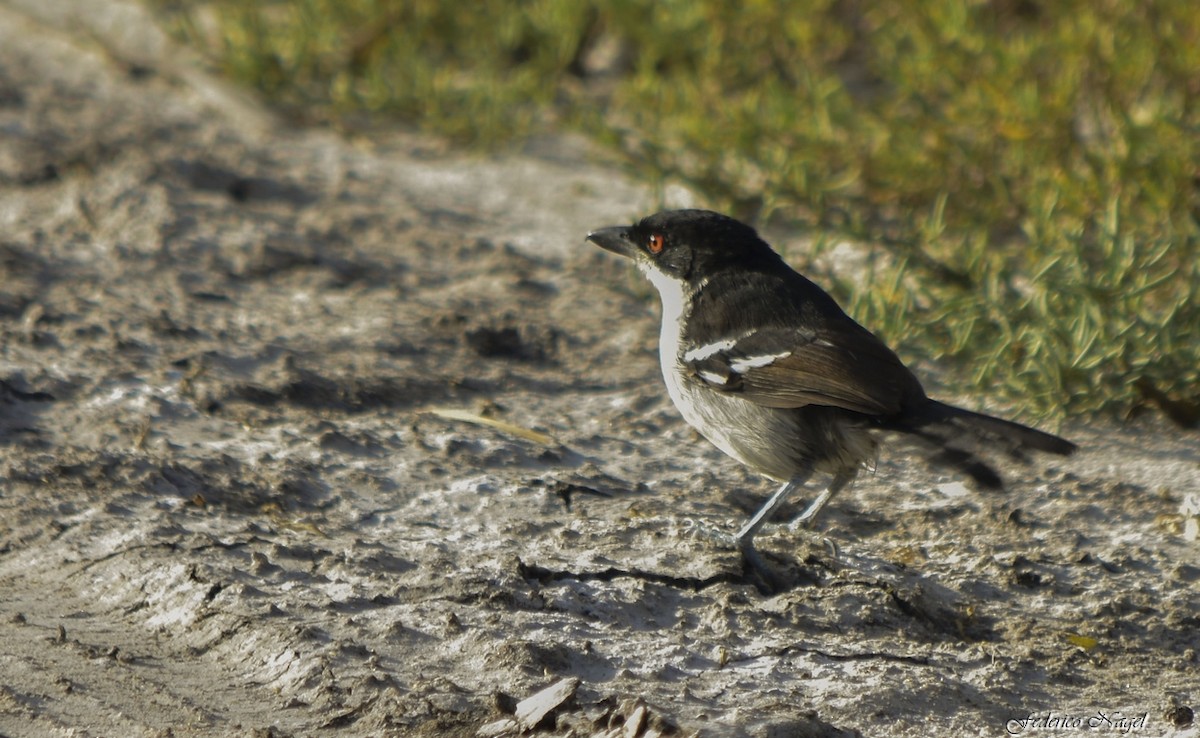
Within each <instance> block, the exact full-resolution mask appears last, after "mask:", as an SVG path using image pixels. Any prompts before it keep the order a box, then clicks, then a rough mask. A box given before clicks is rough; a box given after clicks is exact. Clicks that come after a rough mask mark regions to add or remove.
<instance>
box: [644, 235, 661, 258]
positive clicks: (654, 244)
mask: <svg viewBox="0 0 1200 738" xmlns="http://www.w3.org/2000/svg"><path fill="white" fill-rule="evenodd" d="M664 243H665V241H664V240H663V237H662V235H661V234H658V233H655V234H653V235H651V236H650V240H649V241H648V242H647V244H646V248H648V249H650V253H652V254H658V253H661V252H662V250H663V244H664Z"/></svg>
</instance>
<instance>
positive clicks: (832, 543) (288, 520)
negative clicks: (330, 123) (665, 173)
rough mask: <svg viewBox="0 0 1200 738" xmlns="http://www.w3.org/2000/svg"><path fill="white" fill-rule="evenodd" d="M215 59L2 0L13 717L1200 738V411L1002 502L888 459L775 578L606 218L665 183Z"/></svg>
mask: <svg viewBox="0 0 1200 738" xmlns="http://www.w3.org/2000/svg"><path fill="white" fill-rule="evenodd" d="M198 70H199V66H198V65H196V64H194V63H192V62H189V61H187V60H186V59H185V57H184V56H183V55H182V52H180V51H179V50H178V49H175V48H173V47H172V46H171V44H169V43H168V42H167V41H166V40H165V39H164V37H163V36H162V34H161V32H160V31H159V30H158V29H157V28H156V27H155V26H154V24H153V23H152V21H151V20H149V19H148V17H147V15H146V13H145V12H144V10H143V9H142V8H141V7H140V6H138V5H129V4H124V3H120V2H109V1H107V0H106V1H104V2H101V1H99V0H95V1H80V2H68V1H66V0H41V1H40V2H33V1H32V0H20V1H18V0H9V1H8V2H3V3H0V224H2V228H0V275H2V279H3V283H2V285H0V735H3V736H60V735H61V736H66V735H71V736H206V735H220V736H223V735H236V736H241V735H245V736H308V735H316V736H320V735H330V736H341V735H345V736H374V735H396V736H407V735H417V736H441V735H448V736H476V735H480V736H500V735H518V734H529V735H537V736H555V735H561V736H566V735H575V736H592V735H612V736H628V737H629V738H635V737H636V736H654V735H672V734H680V735H690V734H695V733H699V734H701V735H714V736H716V735H734V736H739V735H744V736H848V735H855V734H862V735H883V734H887V735H900V736H923V735H936V734H950V733H956V734H963V735H1009V734H1023V735H1039V734H1042V735H1045V734H1059V735H1061V734H1063V733H1066V734H1077V733H1088V734H1093V733H1095V734H1118V735H1128V734H1139V735H1155V736H1160V735H1180V736H1195V735H1197V728H1196V726H1195V724H1194V723H1193V721H1192V711H1193V710H1194V709H1196V708H1197V705H1198V702H1200V661H1198V659H1197V648H1198V647H1200V544H1198V543H1197V541H1196V540H1195V525H1196V522H1197V516H1200V512H1198V511H1195V510H1194V508H1193V507H1188V505H1194V504H1195V502H1194V501H1195V499H1196V498H1195V496H1196V495H1198V494H1200V482H1198V478H1200V454H1198V452H1197V435H1196V432H1195V431H1183V430H1180V429H1177V428H1173V427H1170V426H1169V425H1166V424H1163V423H1162V422H1160V421H1157V420H1154V419H1147V420H1144V421H1141V422H1140V423H1139V424H1136V425H1125V426H1119V427H1118V426H1113V425H1108V424H1104V423H1100V422H1098V421H1079V422H1075V423H1073V424H1068V425H1067V426H1066V427H1065V428H1063V429H1062V430H1063V432H1064V433H1066V434H1067V435H1069V436H1071V437H1072V438H1073V439H1074V440H1076V441H1078V442H1079V443H1080V444H1081V445H1082V446H1083V448H1084V450H1083V451H1082V452H1081V453H1080V454H1079V455H1078V456H1077V457H1074V458H1072V459H1070V460H1067V461H1054V462H1053V463H1050V464H1047V465H1045V466H1040V465H1035V466H1030V467H1017V468H1009V469H1006V473H1007V476H1008V477H1009V479H1010V480H1011V481H1012V484H1011V485H1010V486H1011V489H1010V490H1009V491H1008V492H1007V493H1005V494H1002V495H982V494H978V493H976V492H974V491H971V490H969V489H967V488H965V487H964V486H962V485H961V484H959V483H958V482H957V481H956V480H955V479H953V478H951V477H944V476H940V475H938V474H935V473H932V472H930V471H928V470H926V469H924V468H921V467H920V466H919V465H917V464H915V463H909V460H907V459H905V458H903V457H896V456H888V455H884V456H883V457H881V458H880V460H879V462H878V466H877V469H876V470H875V473H874V474H868V475H865V477H864V478H863V479H862V480H861V481H860V483H859V484H858V485H857V486H856V487H855V488H854V489H852V490H851V491H850V492H848V493H846V494H844V495H843V496H842V497H841V498H840V499H839V500H837V501H836V503H835V504H834V505H833V506H832V509H831V511H830V514H829V515H828V517H827V518H826V519H825V520H824V522H823V524H822V526H821V529H820V530H819V531H818V532H817V533H816V534H815V535H814V534H804V533H798V532H792V531H789V530H787V529H786V528H784V527H778V528H772V529H770V530H769V532H768V533H767V534H766V535H764V536H763V538H762V539H761V540H762V547H763V549H764V550H765V551H766V552H767V553H768V555H769V556H770V557H771V560H772V561H773V562H774V564H775V565H776V566H777V567H778V568H779V569H780V571H781V572H784V575H785V576H786V577H787V578H789V580H790V581H791V584H792V586H791V587H790V588H788V589H787V591H784V592H781V593H776V594H768V593H763V592H760V591H758V590H757V589H755V587H754V586H753V585H752V584H751V583H750V582H749V581H748V580H747V579H746V578H745V577H744V575H743V572H742V569H741V565H740V563H739V561H738V558H737V556H736V555H735V554H733V553H732V552H730V551H727V550H724V549H722V548H721V547H720V546H718V545H716V544H715V543H714V541H712V540H711V539H710V538H707V537H705V536H703V535H696V530H698V529H703V528H705V527H713V526H715V527H720V528H725V529H732V528H733V527H734V526H735V525H737V523H738V522H739V521H740V519H741V518H742V517H743V516H744V515H745V514H746V513H747V512H748V511H750V510H752V509H753V508H754V507H755V506H756V505H757V504H758V502H759V501H760V500H761V499H762V497H763V495H765V494H766V493H767V492H768V491H769V488H768V485H767V484H766V483H765V482H763V481H761V480H759V479H756V478H755V477H754V476H753V475H752V474H750V473H748V472H746V471H744V470H743V469H741V468H740V467H739V466H738V465H737V464H736V463H734V462H732V461H730V460H728V459H725V458H724V457H723V456H721V454H720V453H719V452H718V451H716V450H714V449H713V448H711V447H709V446H708V445H707V444H706V443H704V442H703V441H702V440H701V439H699V438H698V437H697V436H696V435H695V434H693V433H692V432H691V431H690V430H688V429H687V428H686V427H685V426H684V425H683V423H682V421H681V420H680V419H679V418H678V417H677V415H676V413H675V411H674V410H673V408H672V407H671V406H670V403H669V401H668V400H667V399H666V396H665V393H664V392H663V391H662V388H661V386H660V380H659V377H658V368H657V362H656V358H655V343H656V336H657V323H656V320H657V305H656V304H655V301H654V300H652V299H650V297H651V294H650V292H649V289H648V288H647V287H646V286H645V285H643V284H642V283H641V282H640V281H639V280H638V279H637V278H636V276H635V275H632V274H631V273H630V272H629V271H628V269H627V266H626V265H624V264H621V263H617V260H616V259H613V258H608V257H607V255H605V254H603V253H601V252H598V250H596V249H594V248H591V247H589V246H587V245H585V244H584V243H583V240H582V237H583V234H584V233H585V232H586V231H587V230H589V229H591V228H594V227H598V226H603V225H611V224H613V223H620V222H625V221H627V220H629V219H631V218H632V217H634V216H635V215H638V214H642V213H645V212H646V211H647V210H648V209H650V208H651V206H652V204H653V203H652V199H651V195H650V194H649V192H648V191H647V190H646V189H644V188H641V187H639V186H637V185H636V184H635V183H633V182H631V181H630V180H629V179H628V178H627V176H626V175H625V174H622V173H621V172H620V171H618V170H616V169H613V168H611V167H609V166H606V165H604V164H603V163H598V162H596V161H594V160H593V159H591V158H589V155H588V154H586V153H584V152H585V151H586V147H583V146H582V145H579V144H578V143H577V142H575V143H573V142H565V143H564V142H558V143H552V144H547V145H544V146H541V147H539V148H538V150H535V151H526V152H523V153H513V154H511V155H507V156H503V157H490V158H482V157H470V156H466V155H462V154H458V153H455V152H452V151H443V150H441V149H439V148H437V147H436V146H432V145H430V144H429V143H428V142H423V141H422V140H420V139H417V138H414V137H411V136H405V135H401V134H395V135H391V136H386V137H385V136H378V137H375V138H374V139H372V140H371V141H369V142H367V143H355V142H351V141H347V140H343V139H340V138H338V137H337V136H335V135H333V134H331V133H328V132H321V131H312V130H292V129H287V128H284V127H282V126H280V125H278V124H276V123H275V122H274V121H273V120H272V118H271V116H270V114H268V113H266V112H263V110H262V109H260V108H259V107H258V106H257V105H256V104H255V103H253V102H250V101H245V100H242V99H240V98H239V97H238V95H237V94H234V93H231V92H229V91H228V90H225V89H224V88H223V87H222V86H221V85H220V84H218V83H216V82H214V81H213V80H211V79H210V78H208V77H207V76H205V74H204V73H202V72H201V71H198ZM683 198H685V194H683V193H679V194H678V195H676V196H675V199H676V200H681V199H683ZM676 204H678V203H676ZM789 239H790V240H789ZM777 240H782V241H784V242H787V243H789V253H803V244H802V243H801V242H798V241H796V240H795V235H794V234H787V233H783V234H778V238H777ZM793 247H794V248H793ZM922 371H923V373H925V374H926V376H929V373H930V368H927V367H926V368H923V369H922ZM950 399H958V400H964V398H961V397H959V398H954V397H953V396H951V397H950ZM965 401H967V402H971V400H970V399H969V398H967V399H965ZM993 409H997V410H998V409H999V408H993ZM800 504H802V501H798V502H797V507H798V506H799V505H800ZM791 512H793V514H794V513H795V512H796V508H793V509H792V511H791Z"/></svg>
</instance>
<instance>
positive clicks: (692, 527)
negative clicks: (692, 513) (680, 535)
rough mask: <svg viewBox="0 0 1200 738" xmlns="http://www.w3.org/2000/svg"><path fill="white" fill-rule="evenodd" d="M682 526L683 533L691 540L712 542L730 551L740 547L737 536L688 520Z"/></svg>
mask: <svg viewBox="0 0 1200 738" xmlns="http://www.w3.org/2000/svg"><path fill="white" fill-rule="evenodd" d="M683 525H684V533H685V534H686V535H689V536H691V537H693V538H699V539H702V540H705V541H712V542H713V543H715V544H717V545H718V546H720V547H721V548H728V549H730V550H737V549H739V548H741V547H742V544H741V541H740V540H739V539H738V537H737V536H735V535H733V534H732V533H728V532H726V531H724V530H721V529H720V528H717V527H716V526H712V525H706V524H704V523H699V522H696V521H695V520H692V519H690V518H689V519H687V520H685V521H684V523H683Z"/></svg>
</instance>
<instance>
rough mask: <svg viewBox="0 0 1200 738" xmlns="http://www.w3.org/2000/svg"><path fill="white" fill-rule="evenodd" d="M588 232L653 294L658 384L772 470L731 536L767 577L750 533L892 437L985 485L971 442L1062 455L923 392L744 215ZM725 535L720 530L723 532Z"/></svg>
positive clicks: (657, 219)
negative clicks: (765, 491) (767, 488)
mask: <svg viewBox="0 0 1200 738" xmlns="http://www.w3.org/2000/svg"><path fill="white" fill-rule="evenodd" d="M587 240H588V241H590V242H592V243H594V244H596V245H598V246H600V247H601V248H603V249H606V250H608V251H611V252H613V253H615V254H619V255H620V256H623V257H626V258H629V259H631V260H632V261H633V263H634V264H636V266H637V268H638V269H639V270H640V271H641V272H642V273H643V274H644V275H645V276H646V277H647V278H648V279H649V280H650V282H651V283H652V284H653V285H654V287H655V288H656V289H657V290H658V294H659V297H660V299H661V302H662V326H661V333H660V336H659V360H660V364H661V368H662V375H663V380H664V381H665V383H666V387H667V393H668V394H669V395H670V397H671V400H672V402H673V403H674V405H675V407H676V408H677V409H678V411H679V413H680V414H681V415H682V416H683V418H684V420H686V421H687V422H688V423H689V424H690V425H691V426H692V427H693V428H695V429H696V430H697V431H698V432H699V433H700V434H701V435H702V436H704V437H705V438H706V439H708V440H709V441H710V442H711V443H712V444H713V445H715V446H716V447H717V448H719V449H720V450H721V451H723V452H725V453H726V454H728V455H729V456H731V457H733V458H734V459H737V460H738V461H740V462H741V463H742V464H744V465H746V466H747V467H749V468H750V469H752V470H754V471H755V472H757V473H759V474H761V475H763V476H765V477H768V478H770V479H773V480H775V481H776V482H778V483H780V486H779V488H778V489H777V491H776V492H775V493H774V494H773V495H771V496H770V497H769V498H768V499H767V500H766V502H765V503H763V505H762V506H761V507H760V508H759V509H758V510H757V512H755V513H754V514H753V515H752V516H750V518H749V519H748V520H747V521H746V522H745V524H744V525H743V526H742V527H741V528H740V530H738V532H737V533H736V534H735V535H734V536H732V540H731V541H730V543H732V544H733V545H734V546H736V547H737V548H738V549H739V550H740V551H741V554H742V556H743V560H744V561H745V563H747V564H749V565H750V567H751V568H752V570H753V571H754V572H755V573H756V574H757V575H758V576H759V577H761V578H762V579H765V580H766V583H767V585H768V587H769V588H776V587H777V586H778V583H779V580H778V578H777V577H775V576H774V574H773V573H772V570H771V568H770V567H769V566H768V565H767V564H766V562H765V560H764V559H763V558H762V557H761V555H760V554H759V553H758V552H757V550H756V549H755V547H754V537H755V535H756V534H757V533H758V532H759V530H760V529H761V528H762V526H763V525H764V524H766V523H767V522H768V521H769V520H770V519H771V517H772V515H773V514H774V513H775V512H777V511H778V509H779V508H780V506H782V505H783V504H784V502H785V501H786V500H787V499H788V498H789V497H790V496H791V495H793V494H794V493H796V492H797V491H799V490H801V489H803V488H804V487H805V486H806V484H807V483H808V481H809V480H810V479H811V478H812V477H813V476H814V475H815V474H822V475H828V476H829V479H830V481H829V482H828V484H826V485H825V486H824V487H823V488H822V489H821V490H820V491H819V492H818V493H817V495H816V496H815V497H814V498H813V499H812V501H811V502H810V503H809V504H808V506H807V507H806V508H805V509H804V511H803V512H802V513H801V514H800V515H799V517H797V518H796V519H795V520H794V521H793V522H792V523H791V525H792V526H794V527H811V525H812V524H813V522H814V521H815V520H816V518H817V515H818V514H819V513H820V512H821V510H822V508H824V507H825V505H827V504H828V503H829V501H830V500H831V499H833V497H834V496H835V495H837V494H838V493H839V492H840V491H842V490H843V489H845V488H846V487H847V486H849V485H850V483H851V482H852V481H853V480H854V478H855V477H856V475H857V474H858V472H859V471H860V470H861V469H863V468H867V467H870V466H871V465H872V464H873V463H874V462H875V460H876V459H877V456H878V449H879V447H880V445H881V444H884V443H892V442H894V441H904V442H905V445H907V446H908V447H910V448H914V449H916V450H918V451H920V452H922V453H923V454H924V456H925V459H926V461H927V462H929V463H930V464H931V465H932V466H934V467H943V468H948V469H950V470H952V471H955V472H957V473H960V474H962V475H965V476H966V477H968V478H970V479H971V480H973V481H974V483H975V484H976V485H977V486H978V487H981V488H984V489H1000V488H1002V487H1003V482H1002V480H1001V477H1000V475H999V474H998V473H997V472H996V470H995V469H994V468H993V467H992V465H991V464H989V463H988V461H986V460H985V458H984V456H983V455H981V453H983V452H987V451H993V450H999V451H1003V452H1007V453H1008V454H1009V455H1010V456H1013V457H1015V458H1018V459H1027V458H1028V452H1030V451H1039V452H1046V453H1050V454H1056V455H1060V456H1067V455H1070V454H1071V453H1073V452H1074V451H1075V450H1076V448H1077V447H1076V445H1075V444H1074V443H1071V442H1070V441H1067V440H1065V439H1063V438H1059V437H1058V436H1055V435H1051V434H1049V433H1045V432H1043V431H1040V430H1036V429H1034V428H1030V427H1027V426H1025V425H1021V424H1019V423H1015V422H1012V421H1009V420H1004V419H1001V418H997V417H992V416H990V415H985V414H982V413H978V412H974V411H971V410H967V409H964V408H960V407H955V406H953V405H949V404H946V403H944V402H939V401H938V400H935V399H932V398H930V397H929V396H928V395H927V394H926V393H925V389H924V387H923V386H922V385H921V382H920V381H919V380H918V379H917V377H916V375H914V374H913V372H912V371H911V370H910V369H909V368H908V367H907V366H905V364H904V363H903V362H902V361H901V360H900V358H899V357H898V356H897V355H896V353H895V352H893V351H892V350H891V349H890V348H888V346H887V345H885V344H884V342H883V341H882V340H880V339H879V338H878V337H876V336H875V335H874V334H873V333H871V332H870V331H869V330H867V329H866V328H864V327H863V326H861V325H860V324H859V323H857V322H856V321H855V320H854V319H853V318H851V317H850V316H849V315H847V314H846V312H845V311H844V310H842V308H841V307H840V306H839V305H838V304H837V302H836V301H835V300H834V299H833V298H832V297H831V296H830V295H829V294H828V293H827V292H825V291H824V290H823V289H821V288H820V287H819V286H817V285H816V284H814V283H813V282H812V281H810V280H809V279H807V278H806V277H804V276H803V275H801V274H800V273H799V272H797V271H795V270H793V269H792V268H791V267H790V266H789V265H788V264H787V263H786V262H785V261H784V260H783V259H782V258H781V257H780V256H779V254H777V253H776V252H775V251H774V250H773V249H772V248H771V247H770V245H768V244H767V243H766V242H765V241H764V240H763V239H762V238H760V237H759V235H758V233H757V232H756V231H755V230H754V228H752V227H751V226H749V225H747V224H745V223H742V222H740V221H738V220H736V219H734V218H731V217H729V216H727V215H723V214H721V213H717V212H713V211H710V210H697V209H688V210H666V211H663V212H659V213H656V214H653V215H650V216H648V217H645V218H643V219H641V220H640V221H638V222H636V223H634V224H633V225H628V226H615V227H609V228H601V229H599V230H594V231H592V232H590V233H589V234H588V235H587ZM727 538H728V537H727Z"/></svg>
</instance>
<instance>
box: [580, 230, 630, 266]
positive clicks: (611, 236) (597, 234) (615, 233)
mask: <svg viewBox="0 0 1200 738" xmlns="http://www.w3.org/2000/svg"><path fill="white" fill-rule="evenodd" d="M587 240H589V241H591V242H592V243H594V244H596V245H597V246H599V247H600V248H602V249H607V250H608V251H611V252H613V253H614V254H620V255H621V256H628V257H629V258H631V259H632V258H633V257H634V256H636V255H637V246H635V245H634V243H633V241H631V240H629V229H628V228H626V227H625V226H616V227H613V228H601V229H600V230H598V231H592V232H591V233H589V234H588V235H587Z"/></svg>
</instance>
